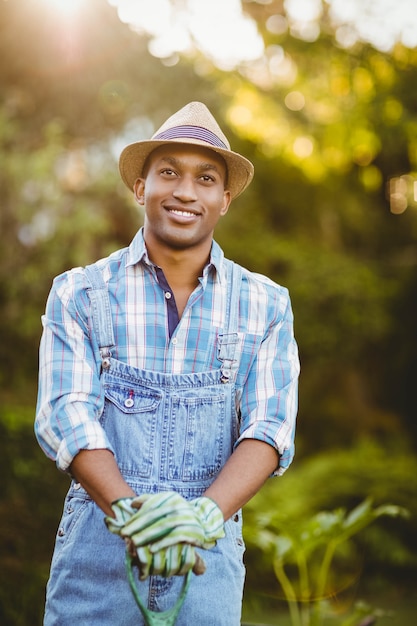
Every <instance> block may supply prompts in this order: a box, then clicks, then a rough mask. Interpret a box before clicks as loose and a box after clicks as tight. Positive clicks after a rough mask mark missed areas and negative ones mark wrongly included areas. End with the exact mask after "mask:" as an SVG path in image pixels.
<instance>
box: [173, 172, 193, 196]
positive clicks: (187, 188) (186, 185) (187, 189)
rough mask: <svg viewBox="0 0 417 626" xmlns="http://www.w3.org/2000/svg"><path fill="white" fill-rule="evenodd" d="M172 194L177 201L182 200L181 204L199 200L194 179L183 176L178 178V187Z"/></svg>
mask: <svg viewBox="0 0 417 626" xmlns="http://www.w3.org/2000/svg"><path fill="white" fill-rule="evenodd" d="M172 194H173V196H174V198H175V199H176V200H180V201H181V202H194V201H195V200H197V193H196V189H195V184H194V179H193V177H192V176H181V177H180V178H178V181H177V185H176V187H175V189H174V191H173V192H172Z"/></svg>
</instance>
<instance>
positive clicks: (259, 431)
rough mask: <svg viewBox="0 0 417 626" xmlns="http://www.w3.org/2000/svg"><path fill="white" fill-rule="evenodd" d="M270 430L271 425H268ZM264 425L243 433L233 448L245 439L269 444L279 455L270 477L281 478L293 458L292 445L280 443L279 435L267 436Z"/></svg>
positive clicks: (286, 442) (257, 425)
mask: <svg viewBox="0 0 417 626" xmlns="http://www.w3.org/2000/svg"><path fill="white" fill-rule="evenodd" d="M270 428H271V425H270ZM265 431H266V428H265V424H264V423H261V422H260V423H258V424H255V425H253V426H251V427H250V428H248V429H247V430H245V432H243V433H242V434H241V435H240V437H239V439H238V440H237V441H236V443H235V448H237V446H238V445H239V444H240V443H241V442H242V441H244V440H245V439H256V440H257V441H263V442H264V443H267V444H269V445H270V446H272V447H273V448H275V450H276V451H277V453H278V455H279V463H278V466H277V468H276V469H275V470H274V472H273V473H272V474H271V476H282V475H283V474H284V472H285V471H286V470H287V469H288V467H289V466H290V464H291V462H292V460H293V458H294V443H293V442H288V441H281V440H280V438H279V433H278V435H277V436H276V437H273V436H271V435H270V434H268V433H267V432H265Z"/></svg>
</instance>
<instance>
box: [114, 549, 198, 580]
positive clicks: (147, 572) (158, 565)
mask: <svg viewBox="0 0 417 626" xmlns="http://www.w3.org/2000/svg"><path fill="white" fill-rule="evenodd" d="M126 543H127V545H128V550H129V552H130V554H131V556H133V564H134V565H136V566H137V567H138V569H139V578H140V580H146V578H148V576H164V577H165V578H169V577H170V576H184V575H185V574H187V573H188V572H189V571H190V570H192V571H193V572H194V574H196V575H197V576H199V575H201V574H204V572H205V570H206V565H205V563H204V561H203V559H202V558H201V557H200V555H199V554H197V553H196V551H195V547H194V546H190V545H188V544H177V545H175V546H170V547H169V548H166V549H164V550H159V552H156V553H155V554H153V553H152V552H151V551H150V550H149V548H148V547H147V546H142V547H141V548H138V549H136V548H135V545H134V543H133V541H132V540H131V539H127V540H126Z"/></svg>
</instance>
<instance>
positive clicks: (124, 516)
mask: <svg viewBox="0 0 417 626" xmlns="http://www.w3.org/2000/svg"><path fill="white" fill-rule="evenodd" d="M132 500H133V498H120V499H119V500H115V501H114V502H112V504H111V509H112V511H113V513H114V517H110V515H109V516H107V517H105V518H104V522H105V524H106V526H107V528H108V529H109V531H110V532H111V533H113V534H115V535H120V531H121V529H122V528H123V526H124V525H125V523H126V522H127V521H128V520H129V519H130V518H131V517H132V515H133V514H134V513H136V512H137V509H134V508H133V507H132V506H131V503H132Z"/></svg>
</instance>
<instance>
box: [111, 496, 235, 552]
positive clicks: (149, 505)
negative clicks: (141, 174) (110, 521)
mask: <svg viewBox="0 0 417 626" xmlns="http://www.w3.org/2000/svg"><path fill="white" fill-rule="evenodd" d="M131 506H132V508H138V509H139V510H138V512H137V513H135V514H134V515H132V516H131V517H130V519H128V520H127V522H126V523H125V524H124V525H123V528H122V529H121V531H120V535H121V536H122V537H127V538H130V539H131V540H132V542H133V543H134V545H135V547H136V549H137V548H139V547H142V546H148V547H149V550H150V551H151V552H152V553H153V554H155V553H156V552H158V551H160V550H163V549H165V548H168V547H170V546H173V545H176V544H179V543H187V544H191V545H194V546H197V547H200V548H204V549H206V550H207V549H210V548H212V547H213V546H215V545H216V541H217V539H221V538H222V537H224V534H225V533H224V527H223V524H224V519H223V515H222V512H221V511H220V509H219V507H218V506H217V504H216V503H215V502H214V501H213V500H210V499H209V498H205V497H200V498H196V499H195V500H192V501H190V502H187V500H185V498H183V497H182V496H180V495H179V494H177V493H175V492H163V493H159V494H154V495H152V494H144V495H142V496H138V497H136V498H134V499H133V500H132V502H131Z"/></svg>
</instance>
